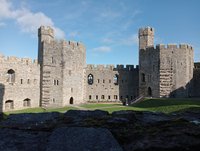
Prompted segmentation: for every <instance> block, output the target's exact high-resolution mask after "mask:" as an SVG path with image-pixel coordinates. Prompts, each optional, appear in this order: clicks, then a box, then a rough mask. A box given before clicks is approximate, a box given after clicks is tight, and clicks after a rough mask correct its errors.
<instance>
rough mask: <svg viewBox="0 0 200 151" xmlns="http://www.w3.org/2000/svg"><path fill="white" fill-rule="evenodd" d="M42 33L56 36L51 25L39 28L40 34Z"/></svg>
mask: <svg viewBox="0 0 200 151" xmlns="http://www.w3.org/2000/svg"><path fill="white" fill-rule="evenodd" d="M41 35H49V36H51V37H54V30H53V28H51V27H50V26H41V27H40V28H39V29H38V36H41Z"/></svg>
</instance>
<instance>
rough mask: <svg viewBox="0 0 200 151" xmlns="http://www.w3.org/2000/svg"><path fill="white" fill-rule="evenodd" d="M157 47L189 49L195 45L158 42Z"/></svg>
mask: <svg viewBox="0 0 200 151" xmlns="http://www.w3.org/2000/svg"><path fill="white" fill-rule="evenodd" d="M156 48H157V49H189V50H193V47H192V46H191V45H188V44H179V45H177V44H167V45H165V44H157V45H156Z"/></svg>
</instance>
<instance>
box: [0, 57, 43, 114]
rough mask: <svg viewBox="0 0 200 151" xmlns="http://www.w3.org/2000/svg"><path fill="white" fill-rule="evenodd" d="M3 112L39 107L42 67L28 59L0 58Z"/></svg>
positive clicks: (0, 101) (1, 105) (0, 102)
mask: <svg viewBox="0 0 200 151" xmlns="http://www.w3.org/2000/svg"><path fill="white" fill-rule="evenodd" d="M0 64H1V66H0V107H1V109H0V110H1V111H8V110H13V109H25V108H29V107H38V106H39V92H40V91H39V88H40V87H39V86H40V72H39V69H40V66H39V65H38V63H37V61H36V60H34V61H32V60H31V59H26V58H23V59H21V58H16V57H4V56H0Z"/></svg>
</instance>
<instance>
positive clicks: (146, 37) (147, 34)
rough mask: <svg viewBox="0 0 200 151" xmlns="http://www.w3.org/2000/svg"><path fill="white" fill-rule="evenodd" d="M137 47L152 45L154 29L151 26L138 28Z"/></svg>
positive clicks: (143, 47) (142, 47)
mask: <svg viewBox="0 0 200 151" xmlns="http://www.w3.org/2000/svg"><path fill="white" fill-rule="evenodd" d="M138 38H139V49H145V48H147V47H151V46H153V45H154V29H153V28H151V27H146V28H140V29H139V34H138Z"/></svg>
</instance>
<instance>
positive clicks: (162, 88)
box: [0, 26, 200, 111]
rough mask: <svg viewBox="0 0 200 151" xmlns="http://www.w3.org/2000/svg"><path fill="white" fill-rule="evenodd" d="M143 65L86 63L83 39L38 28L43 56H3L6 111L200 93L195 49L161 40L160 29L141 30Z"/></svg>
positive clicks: (0, 101) (0, 106) (0, 93)
mask: <svg viewBox="0 0 200 151" xmlns="http://www.w3.org/2000/svg"><path fill="white" fill-rule="evenodd" d="M138 37H139V66H135V67H134V66H133V65H126V66H123V65H117V66H116V67H115V66H113V65H107V66H104V65H97V66H95V65H90V64H89V65H86V50H85V47H84V45H83V44H82V43H79V42H74V41H65V40H55V39H54V31H53V29H52V28H51V27H44V26H41V27H40V28H39V29H38V60H34V61H32V60H31V59H28V58H16V57H4V56H0V64H1V66H0V73H1V74H0V111H9V110H17V109H24V108H30V107H39V106H42V107H62V106H66V105H69V104H80V103H86V102H87V101H123V100H125V99H126V100H133V99H135V98H136V97H138V96H151V97H199V96H200V93H199V90H200V64H199V63H194V61H193V48H192V47H191V46H189V45H186V44H180V45H179V46H177V45H174V44H169V45H167V46H165V45H162V44H159V45H156V47H154V29H153V28H150V27H146V28H141V29H139V34H138Z"/></svg>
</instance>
